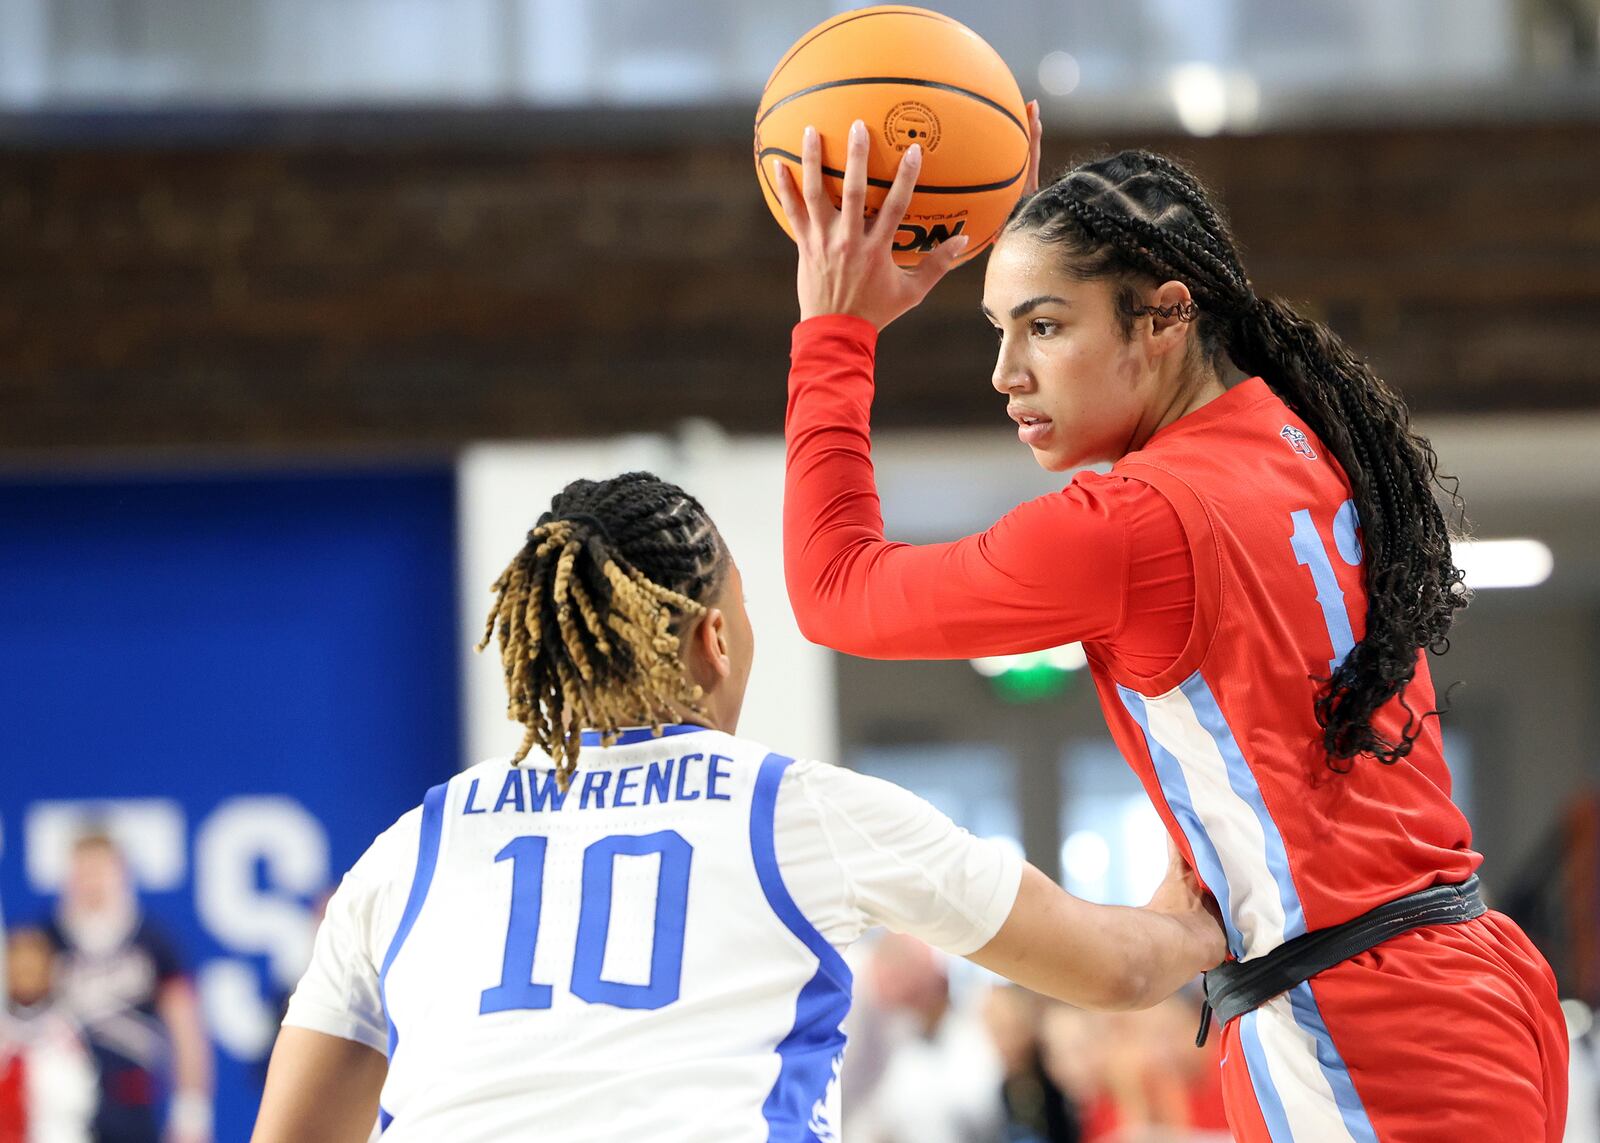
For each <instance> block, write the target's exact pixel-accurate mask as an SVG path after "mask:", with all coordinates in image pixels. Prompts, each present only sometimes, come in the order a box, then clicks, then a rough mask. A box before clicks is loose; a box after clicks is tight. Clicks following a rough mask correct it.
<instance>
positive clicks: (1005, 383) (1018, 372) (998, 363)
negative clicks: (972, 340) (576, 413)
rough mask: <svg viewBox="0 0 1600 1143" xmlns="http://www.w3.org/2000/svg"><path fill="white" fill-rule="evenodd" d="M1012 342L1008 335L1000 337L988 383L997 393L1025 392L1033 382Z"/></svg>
mask: <svg viewBox="0 0 1600 1143" xmlns="http://www.w3.org/2000/svg"><path fill="white" fill-rule="evenodd" d="M1014 344H1015V343H1014V342H1013V341H1012V339H1011V338H1009V337H1007V338H1004V339H1002V340H1001V342H1000V349H999V352H998V353H996V354H995V359H994V376H993V377H991V378H990V379H989V383H990V384H992V385H993V386H994V388H995V392H997V393H1006V394H1010V393H1025V392H1027V391H1028V389H1029V387H1030V386H1031V385H1032V383H1033V379H1032V378H1031V377H1030V376H1029V375H1028V370H1027V368H1026V367H1025V366H1024V364H1023V362H1022V360H1021V355H1020V354H1019V353H1018V352H1017V351H1016V349H1015V348H1014Z"/></svg>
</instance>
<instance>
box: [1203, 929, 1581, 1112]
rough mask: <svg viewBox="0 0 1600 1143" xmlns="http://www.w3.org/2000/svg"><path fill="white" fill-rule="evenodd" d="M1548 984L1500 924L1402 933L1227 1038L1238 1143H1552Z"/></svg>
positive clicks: (1553, 1016)
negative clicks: (1460, 1142) (1346, 1142)
mask: <svg viewBox="0 0 1600 1143" xmlns="http://www.w3.org/2000/svg"><path fill="white" fill-rule="evenodd" d="M1567 1052H1568V1042H1567V1029H1566V1022H1565V1020H1564V1019H1563V1017H1562V1014H1561V1008H1560V1005H1559V1003H1558V1001H1557V996H1556V983H1555V977H1554V975H1553V974H1552V973H1551V971H1550V966H1549V965H1548V964H1546V963H1545V960H1544V958H1543V957H1542V956H1540V955H1539V952H1538V950H1537V949H1535V948H1534V947H1533V944H1532V943H1531V942H1530V941H1529V940H1528V938H1527V937H1526V936H1524V935H1523V933H1522V930H1521V929H1519V928H1518V927H1517V926H1516V925H1515V924H1513V923H1512V922H1511V920H1509V919H1508V918H1506V917H1504V916H1501V915H1500V914H1499V913H1494V912H1491V913H1488V914H1486V915H1484V916H1482V917H1479V918H1478V919H1477V920H1475V921H1468V922H1466V923H1465V924H1460V925H1438V926H1432V927H1429V928H1422V929H1413V930H1412V931H1411V932H1409V933H1403V934H1401V935H1400V936H1398V937H1395V938H1394V939H1392V940H1389V941H1385V942H1384V943H1383V944H1381V945H1379V946H1378V947H1377V948H1374V949H1370V950H1368V951H1367V952H1364V953H1362V954H1361V955H1359V956H1357V957H1353V958H1352V959H1350V960H1348V961H1345V962H1343V963H1341V964H1338V965H1335V966H1334V967H1333V968H1331V969H1329V970H1328V971H1326V972H1324V973H1321V974H1319V975H1318V976H1316V977H1314V978H1313V979H1312V980H1310V981H1308V982H1306V983H1305V984H1301V985H1300V986H1298V987H1297V988H1296V989H1295V990H1294V991H1292V992H1289V993H1287V994H1285V995H1283V996H1279V997H1275V998H1274V999H1273V1000H1272V1001H1270V1002H1269V1003H1267V1004H1265V1005H1263V1006H1262V1007H1260V1008H1258V1009H1257V1010H1256V1011H1254V1012H1250V1013H1247V1014H1246V1015H1244V1016H1241V1017H1240V1018H1239V1019H1237V1020H1234V1021H1233V1022H1232V1023H1230V1024H1229V1025H1228V1027H1227V1029H1226V1031H1225V1033H1224V1039H1223V1056H1222V1084H1223V1093H1224V1098H1225V1100H1226V1102H1227V1108H1228V1123H1229V1126H1230V1128H1231V1129H1232V1131H1233V1137H1234V1138H1235V1139H1239V1140H1245V1141H1246V1143H1269V1141H1270V1143H1288V1141H1289V1140H1295V1141H1296V1143H1324V1141H1332V1140H1338V1141H1345V1140H1349V1141H1352V1143H1459V1141H1461V1140H1468V1141H1476V1143H1490V1141H1495V1143H1498V1141H1500V1140H1505V1141H1507V1143H1511V1141H1515V1143H1545V1141H1548V1143H1560V1141H1561V1136H1562V1130H1563V1128H1564V1126H1565V1124H1566V1114H1567Z"/></svg>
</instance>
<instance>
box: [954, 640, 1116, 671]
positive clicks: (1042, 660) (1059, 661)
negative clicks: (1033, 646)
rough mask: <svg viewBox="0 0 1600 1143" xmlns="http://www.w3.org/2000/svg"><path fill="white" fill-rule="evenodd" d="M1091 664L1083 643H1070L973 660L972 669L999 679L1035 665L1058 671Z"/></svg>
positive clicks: (1075, 669) (1071, 669)
mask: <svg viewBox="0 0 1600 1143" xmlns="http://www.w3.org/2000/svg"><path fill="white" fill-rule="evenodd" d="M1088 665H1089V656H1088V655H1086V654H1085V653H1084V650H1083V644H1082V643H1068V644H1067V645H1066V646H1065V647H1052V648H1050V649H1049V650H1048V651H1029V652H1028V653H1027V654H1025V655H993V656H991V657H989V658H987V659H974V660H972V669H973V670H974V671H977V672H978V674H980V675H982V676H983V677H984V678H986V679H997V678H999V677H1000V676H1001V675H1004V674H1008V673H1009V672H1011V671H1027V670H1031V669H1033V668H1035V667H1048V668H1050V669H1052V670H1056V671H1078V670H1082V669H1083V668H1084V667H1087V666H1088Z"/></svg>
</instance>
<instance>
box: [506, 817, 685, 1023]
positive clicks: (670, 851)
mask: <svg viewBox="0 0 1600 1143" xmlns="http://www.w3.org/2000/svg"><path fill="white" fill-rule="evenodd" d="M549 842H550V839H549V838H547V837H516V838H512V839H511V840H510V841H509V842H507V843H506V845H505V847H504V848H503V849H501V850H500V852H499V853H497V854H495V858H494V859H495V861H497V862H500V861H509V862H511V920H510V923H509V924H508V925H507V926H506V950H505V958H504V960H503V961H502V962H501V965H500V983H499V984H497V985H495V986H494V987H493V988H486V989H484V990H483V996H482V999H481V1000H480V1001H479V1003H478V1012H479V1014H480V1015H487V1014H488V1013H490V1012H513V1011H518V1010H521V1009H530V1008H531V1009H539V1008H548V1007H550V998H551V988H550V985H548V984H535V983H534V982H533V953H534V946H535V944H536V943H537V942H538V940H539V911H540V908H541V906H542V905H543V898H544V855H545V849H546V848H547V847H548V845H549ZM651 853H654V854H659V855H660V857H661V870H660V873H659V874H658V880H657V883H656V917H655V938H654V942H653V945H652V948H651V951H650V982H649V983H648V984H621V983H618V982H617V981H613V980H605V979H603V978H602V977H601V975H600V973H601V970H602V969H603V967H604V965H605V959H606V938H607V937H608V936H609V935H610V930H611V887H612V882H613V880H614V878H615V876H616V862H617V858H618V857H619V856H623V855H626V856H632V857H642V856H644V855H645V854H651ZM693 856H694V847H693V846H691V845H690V844H689V843H688V842H687V841H685V840H684V838H683V835H682V834H680V833H678V831H677V830H671V829H664V830H661V831H659V832H657V833H649V834H643V835H638V834H617V835H615V836H613V837H607V838H601V839H600V840H599V841H597V842H595V843H594V844H593V845H591V846H589V847H588V848H587V849H585V850H584V851H583V904H582V905H581V906H580V908H579V911H578V941H577V948H576V949H575V950H574V952H573V956H572V994H573V995H574V996H576V997H578V998H579V999H580V1000H585V1001H588V1002H589V1003H590V1004H609V1005H611V1006H612V1007H613V1008H664V1007H666V1006H667V1005H668V1004H671V1003H672V1002H673V1001H675V1000H677V999H678V991H679V988H680V987H681V985H682V982H683V930H684V921H685V919H686V918H687V916H688V912H689V861H690V858H692V857H693Z"/></svg>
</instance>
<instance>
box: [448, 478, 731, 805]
mask: <svg viewBox="0 0 1600 1143" xmlns="http://www.w3.org/2000/svg"><path fill="white" fill-rule="evenodd" d="M726 573H727V548H726V547H725V546H724V544H723V541H722V536H721V535H720V534H719V533H718V531H717V528H716V525H715V524H713V523H712V522H711V517H710V516H708V515H707V514H706V510H705V509H704V508H703V507H701V505H700V502H699V501H698V500H696V499H695V498H694V497H693V496H690V495H689V494H688V493H687V492H685V491H684V490H683V489H681V488H679V487H678V486H677V485H675V484H669V483H668V482H667V481H665V480H662V479H660V478H659V477H656V476H652V475H651V474H650V473H648V472H629V473H624V474H623V475H621V476H617V477H613V478H611V479H610V480H599V481H596V480H575V481H573V482H572V483H571V484H569V485H567V486H566V487H565V488H564V489H562V490H561V491H560V492H559V493H557V494H556V496H555V499H554V500H552V501H551V503H550V511H548V512H546V513H545V514H544V515H542V516H540V517H539V521H538V523H537V524H536V525H535V526H534V528H533V530H532V531H530V532H529V533H528V538H527V541H526V543H524V544H523V547H522V550H521V551H519V552H518V553H517V554H516V556H515V557H514V558H513V559H512V561H511V563H510V564H508V565H507V566H506V570H505V571H504V572H502V573H501V575H500V578H499V579H497V580H496V581H495V584H494V592H495V603H494V606H493V607H492V608H491V609H490V611H489V620H488V624H487V627H486V628H485V630H484V634H483V641H482V642H481V643H479V644H478V649H479V650H480V651H481V650H483V649H484V648H485V647H487V646H488V645H489V641H490V640H491V639H493V638H495V637H496V636H498V637H499V641H500V661H501V664H502V666H503V667H504V668H505V681H506V692H507V699H508V702H507V708H506V711H507V714H508V716H509V717H510V718H512V719H514V720H515V721H517V722H520V723H522V724H523V726H524V727H526V728H527V732H526V733H525V734H524V735H523V740H522V746H521V749H520V750H519V751H518V752H517V755H516V759H515V760H516V761H521V760H522V759H523V758H525V757H526V756H527V754H528V751H529V750H530V749H532V748H533V747H535V746H537V747H539V748H540V749H541V750H543V751H544V752H545V753H547V754H548V755H550V757H551V758H553V759H554V760H555V762H556V767H557V775H558V777H559V778H560V779H561V781H562V783H563V785H564V784H565V782H566V781H567V779H568V777H569V776H570V775H571V773H572V771H573V770H574V768H575V767H576V766H577V761H578V752H579V749H580V746H581V737H580V735H581V732H582V731H583V730H584V729H585V728H590V729H594V730H599V731H600V732H601V733H602V736H603V738H602V740H603V741H607V742H609V741H611V740H613V739H614V738H615V736H616V733H617V731H618V729H620V728H621V727H623V726H627V725H630V724H638V723H640V722H648V723H650V724H652V725H655V726H659V725H661V723H663V722H664V721H667V720H669V719H675V718H677V717H680V716H681V714H682V713H683V712H684V711H698V710H699V707H698V703H699V701H700V699H701V698H702V697H703V696H702V694H701V691H700V688H699V687H698V686H696V685H695V683H694V681H693V680H692V679H690V678H689V676H688V673H687V671H686V669H685V667H684V663H683V659H682V657H681V655H680V654H679V651H680V636H681V633H682V627H683V621H684V620H685V619H686V618H693V617H695V616H698V615H701V614H704V612H705V610H706V604H707V603H708V601H710V600H711V599H713V598H714V597H715V595H716V593H717V591H718V590H720V588H721V586H722V583H723V580H724V577H725V576H726Z"/></svg>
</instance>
